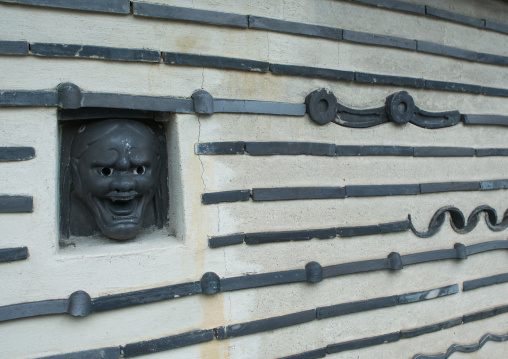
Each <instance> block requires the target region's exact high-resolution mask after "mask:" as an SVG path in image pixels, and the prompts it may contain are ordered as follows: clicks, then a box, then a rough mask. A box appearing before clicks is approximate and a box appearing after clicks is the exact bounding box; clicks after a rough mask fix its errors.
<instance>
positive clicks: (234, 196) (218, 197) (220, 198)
mask: <svg viewBox="0 0 508 359" xmlns="http://www.w3.org/2000/svg"><path fill="white" fill-rule="evenodd" d="M249 199H250V190H248V189H246V190H237V191H224V192H212V193H203V194H202V195H201V201H202V203H203V204H214V203H223V202H238V201H248V200H249Z"/></svg>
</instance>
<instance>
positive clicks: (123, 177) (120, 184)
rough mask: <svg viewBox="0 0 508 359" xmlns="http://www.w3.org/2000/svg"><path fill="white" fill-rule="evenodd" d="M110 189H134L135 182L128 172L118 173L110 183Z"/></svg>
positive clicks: (119, 190)
mask: <svg viewBox="0 0 508 359" xmlns="http://www.w3.org/2000/svg"><path fill="white" fill-rule="evenodd" d="M111 186H112V190H114V191H116V192H129V191H134V187H135V182H134V179H133V178H132V175H130V174H129V173H122V174H119V175H118V176H117V177H116V178H115V180H114V181H113V182H112V184H111Z"/></svg>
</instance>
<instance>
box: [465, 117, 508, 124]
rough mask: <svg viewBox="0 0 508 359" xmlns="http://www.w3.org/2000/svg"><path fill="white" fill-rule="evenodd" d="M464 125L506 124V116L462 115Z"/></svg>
mask: <svg viewBox="0 0 508 359" xmlns="http://www.w3.org/2000/svg"><path fill="white" fill-rule="evenodd" d="M462 121H463V122H464V123H465V124H466V125H501V126H508V116H501V115H462Z"/></svg>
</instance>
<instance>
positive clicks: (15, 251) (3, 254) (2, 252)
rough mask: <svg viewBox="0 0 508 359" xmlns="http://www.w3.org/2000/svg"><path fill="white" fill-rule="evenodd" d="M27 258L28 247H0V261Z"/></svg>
mask: <svg viewBox="0 0 508 359" xmlns="http://www.w3.org/2000/svg"><path fill="white" fill-rule="evenodd" d="M27 258H28V248H27V247H18V248H0V263H1V262H12V261H19V260H23V259H27Z"/></svg>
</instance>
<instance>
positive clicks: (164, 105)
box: [81, 92, 194, 113]
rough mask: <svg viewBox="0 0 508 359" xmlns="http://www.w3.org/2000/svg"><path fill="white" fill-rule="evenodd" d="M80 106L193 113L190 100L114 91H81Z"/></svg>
mask: <svg viewBox="0 0 508 359" xmlns="http://www.w3.org/2000/svg"><path fill="white" fill-rule="evenodd" d="M81 106H82V107H100V108H104V107H107V108H122V109H130V110H147V111H160V112H179V113H194V105H193V103H192V100H189V99H183V98H174V97H152V96H142V95H126V94H114V93H92V92H84V93H82V99H81Z"/></svg>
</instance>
